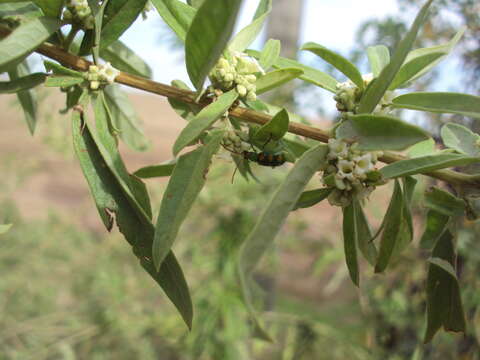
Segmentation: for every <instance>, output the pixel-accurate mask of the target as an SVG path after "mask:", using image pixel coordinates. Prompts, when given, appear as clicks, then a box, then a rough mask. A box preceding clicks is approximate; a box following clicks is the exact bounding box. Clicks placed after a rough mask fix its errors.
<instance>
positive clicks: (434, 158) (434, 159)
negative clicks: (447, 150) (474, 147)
mask: <svg viewBox="0 0 480 360" xmlns="http://www.w3.org/2000/svg"><path fill="white" fill-rule="evenodd" d="M479 161H480V158H479V157H470V156H465V155H461V154H437V155H427V156H421V157H417V158H413V159H407V160H401V161H396V162H394V163H392V164H390V165H387V166H385V167H383V168H381V169H380V172H381V173H382V175H383V177H384V178H385V179H391V178H396V177H401V176H407V175H415V174H424V173H429V172H431V171H434V170H439V169H445V168H449V167H452V166H462V165H468V164H473V163H476V162H479Z"/></svg>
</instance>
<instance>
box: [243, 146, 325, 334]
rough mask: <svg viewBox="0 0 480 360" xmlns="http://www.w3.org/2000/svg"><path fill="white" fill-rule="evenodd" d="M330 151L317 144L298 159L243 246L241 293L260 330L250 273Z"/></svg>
mask: <svg viewBox="0 0 480 360" xmlns="http://www.w3.org/2000/svg"><path fill="white" fill-rule="evenodd" d="M327 152H328V147H327V146H325V145H318V146H316V147H314V148H312V149H310V150H308V151H307V152H305V154H303V156H302V157H301V158H300V159H299V160H297V161H296V163H295V165H294V167H293V168H292V170H291V171H290V172H289V173H288V175H287V177H286V178H285V180H284V181H283V182H282V184H281V185H280V186H279V187H278V188H277V190H276V191H275V193H274V194H273V195H272V197H271V199H270V201H269V203H268V204H267V206H266V208H265V209H264V210H263V212H262V214H261V215H260V217H259V219H258V221H257V223H256V224H255V227H254V228H253V230H252V231H251V232H250V234H249V235H248V237H247V239H246V240H245V241H244V243H243V244H242V247H241V248H240V254H239V264H238V267H239V276H240V281H241V285H242V292H243V296H244V299H245V302H246V304H247V307H248V309H249V311H250V314H251V315H252V317H253V319H254V322H255V324H256V327H257V329H260V326H259V324H258V321H257V320H256V318H255V310H254V306H253V299H252V295H251V284H250V283H251V275H252V273H253V270H254V269H255V267H256V265H257V264H258V262H259V261H260V259H261V258H262V256H263V255H264V253H265V252H266V251H267V249H269V248H270V246H271V245H272V243H273V240H274V239H275V236H276V235H277V233H278V232H279V231H280V229H281V227H282V224H283V223H284V221H285V219H286V218H287V216H288V214H289V213H290V211H291V210H292V209H293V208H294V206H295V204H296V203H297V201H298V199H299V198H300V195H301V193H302V191H303V189H304V188H305V186H306V185H307V183H308V182H309V180H310V179H311V178H312V176H313V175H314V174H315V173H316V172H317V171H318V169H319V168H320V167H321V165H322V164H323V163H324V162H325V157H326V155H327Z"/></svg>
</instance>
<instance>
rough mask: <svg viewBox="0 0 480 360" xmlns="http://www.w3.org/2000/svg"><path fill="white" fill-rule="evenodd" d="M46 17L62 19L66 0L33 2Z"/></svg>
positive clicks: (37, 0) (36, 0) (35, 0)
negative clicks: (61, 15)
mask: <svg viewBox="0 0 480 360" xmlns="http://www.w3.org/2000/svg"><path fill="white" fill-rule="evenodd" d="M33 2H34V3H35V4H36V5H37V6H38V7H40V8H41V9H42V11H43V13H44V14H45V15H46V16H49V17H52V18H60V13H61V11H62V8H63V2H64V0H33Z"/></svg>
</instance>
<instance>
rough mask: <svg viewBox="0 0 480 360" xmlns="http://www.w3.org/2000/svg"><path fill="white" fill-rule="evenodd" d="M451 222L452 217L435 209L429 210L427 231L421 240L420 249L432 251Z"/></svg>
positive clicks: (426, 223) (426, 221)
mask: <svg viewBox="0 0 480 360" xmlns="http://www.w3.org/2000/svg"><path fill="white" fill-rule="evenodd" d="M449 220H450V216H447V215H444V214H442V213H439V212H438V211H435V210H434V209H430V210H428V212H427V215H426V220H425V230H424V232H423V234H422V237H421V238H420V247H421V248H422V249H427V250H430V249H432V248H433V247H434V246H435V244H436V243H437V240H438V239H439V237H440V235H442V233H443V232H444V230H445V229H446V227H447V224H448V221H449Z"/></svg>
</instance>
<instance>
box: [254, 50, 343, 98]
mask: <svg viewBox="0 0 480 360" xmlns="http://www.w3.org/2000/svg"><path fill="white" fill-rule="evenodd" d="M247 54H249V55H250V56H253V57H255V58H257V59H259V58H260V54H261V53H260V52H259V51H255V50H247ZM273 67H274V68H277V69H283V68H297V69H302V70H303V75H301V76H300V77H299V78H300V79H302V80H303V81H306V82H309V83H311V84H313V85H316V86H319V87H321V88H322V89H325V90H328V91H330V92H332V93H335V92H336V91H337V84H338V81H337V80H335V78H333V77H332V76H330V75H328V74H326V73H324V72H323V71H320V70H317V69H315V68H312V67H310V66H307V65H303V64H302V63H299V62H298V61H295V60H291V59H287V58H284V57H279V58H278V59H277V61H276V62H275V63H274V64H273Z"/></svg>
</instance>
